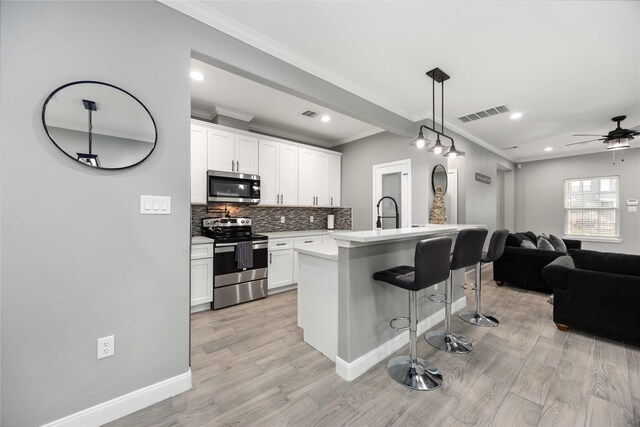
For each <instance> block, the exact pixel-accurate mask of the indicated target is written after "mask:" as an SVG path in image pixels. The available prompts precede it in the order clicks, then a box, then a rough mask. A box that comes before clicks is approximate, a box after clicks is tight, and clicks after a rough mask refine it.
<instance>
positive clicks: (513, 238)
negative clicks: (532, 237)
mask: <svg viewBox="0 0 640 427" xmlns="http://www.w3.org/2000/svg"><path fill="white" fill-rule="evenodd" d="M521 243H522V237H520V236H518V235H515V234H513V233H509V234H508V235H507V241H506V242H505V246H515V247H516V248H519V247H520V244H521Z"/></svg>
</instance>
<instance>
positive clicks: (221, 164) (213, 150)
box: [207, 129, 236, 172]
mask: <svg viewBox="0 0 640 427" xmlns="http://www.w3.org/2000/svg"><path fill="white" fill-rule="evenodd" d="M235 145H236V138H235V135H234V134H232V133H230V132H225V131H222V130H220V129H207V148H208V159H209V161H208V162H207V164H208V165H209V169H210V170H216V171H226V172H235V169H236V164H235V160H236V158H235Z"/></svg>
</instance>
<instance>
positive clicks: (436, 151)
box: [429, 135, 447, 154]
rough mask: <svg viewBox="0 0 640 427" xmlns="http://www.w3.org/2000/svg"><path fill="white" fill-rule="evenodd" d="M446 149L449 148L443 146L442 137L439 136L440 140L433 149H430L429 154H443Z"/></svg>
mask: <svg viewBox="0 0 640 427" xmlns="http://www.w3.org/2000/svg"><path fill="white" fill-rule="evenodd" d="M446 149H447V147H445V146H444V145H442V142H440V135H438V139H437V140H436V143H435V144H433V145H432V146H431V147H429V152H431V153H434V154H442V153H443V152H444V151H445V150H446Z"/></svg>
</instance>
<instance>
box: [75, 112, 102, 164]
mask: <svg viewBox="0 0 640 427" xmlns="http://www.w3.org/2000/svg"><path fill="white" fill-rule="evenodd" d="M82 104H83V105H84V109H85V110H87V111H88V112H89V124H88V133H89V152H88V153H76V154H77V155H78V160H79V161H81V162H82V163H84V164H87V165H89V166H94V167H98V168H99V167H100V162H99V161H98V155H97V154H93V120H92V118H93V112H94V111H98V107H97V106H96V103H95V101H90V100H88V99H83V100H82Z"/></svg>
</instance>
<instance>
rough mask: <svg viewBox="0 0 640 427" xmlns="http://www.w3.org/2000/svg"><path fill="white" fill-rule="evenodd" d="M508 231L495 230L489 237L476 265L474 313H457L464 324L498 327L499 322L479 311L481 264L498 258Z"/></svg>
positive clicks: (501, 252)
mask: <svg viewBox="0 0 640 427" xmlns="http://www.w3.org/2000/svg"><path fill="white" fill-rule="evenodd" d="M508 234H509V230H505V229H502V230H496V231H494V232H493V234H492V235H491V241H490V242H489V249H488V250H487V253H486V254H483V255H482V257H481V258H480V261H479V262H478V263H477V264H476V285H475V291H476V309H475V311H464V312H460V313H458V317H459V318H460V319H462V320H464V321H465V322H469V323H471V324H472V325H476V326H498V325H499V324H500V322H499V321H498V319H496V318H495V317H493V316H489V315H485V314H482V311H481V309H480V304H481V290H482V263H483V262H484V263H487V262H493V261H495V260H497V259H498V258H500V257H501V256H502V254H503V252H504V244H505V243H506V241H507V235H508Z"/></svg>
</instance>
